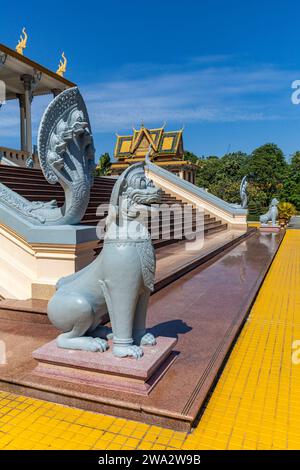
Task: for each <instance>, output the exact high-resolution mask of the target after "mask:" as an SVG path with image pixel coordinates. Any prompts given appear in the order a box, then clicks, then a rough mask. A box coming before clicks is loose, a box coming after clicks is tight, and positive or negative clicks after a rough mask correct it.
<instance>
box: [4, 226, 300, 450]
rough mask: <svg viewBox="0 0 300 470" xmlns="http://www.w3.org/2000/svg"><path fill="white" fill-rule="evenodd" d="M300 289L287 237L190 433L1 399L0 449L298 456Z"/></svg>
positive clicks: (298, 235) (297, 248)
mask: <svg viewBox="0 0 300 470" xmlns="http://www.w3.org/2000/svg"><path fill="white" fill-rule="evenodd" d="M299 286H300V231H296V230H290V231H288V232H287V234H286V236H285V239H284V241H283V243H282V245H281V247H280V249H279V252H278V254H277V256H276V258H275V261H274V262H273V264H272V267H271V269H270V271H269V273H268V275H267V277H266V279H265V282H264V284H263V286H262V288H261V290H260V293H259V295H258V297H257V300H256V302H255V304H254V306H253V308H252V311H251V314H250V317H249V320H248V322H247V323H246V325H245V327H244V329H243V331H242V333H241V335H240V337H239V339H238V341H237V343H236V345H235V347H234V349H233V352H232V354H231V356H230V358H229V361H228V363H227V365H226V367H225V369H224V371H223V373H222V375H221V378H220V380H219V382H218V384H217V386H216V388H215V390H214V392H213V395H212V397H211V399H210V401H209V403H208V406H207V409H206V411H205V412H204V414H203V416H202V418H201V420H200V423H199V425H198V427H197V429H195V430H194V431H193V432H192V433H191V434H189V435H187V434H185V433H179V432H174V431H171V430H167V429H163V428H160V427H156V426H149V425H145V424H141V423H136V422H132V421H126V420H123V419H118V418H114V417H109V416H104V415H97V414H94V413H90V412H84V411H81V410H77V409H73V408H67V407H64V406H60V405H56V404H53V403H46V402H43V401H39V400H34V399H30V398H25V397H19V396H15V395H12V394H9V393H5V392H0V448H1V449H48V448H51V449H136V448H139V449H180V448H183V449H226V448H228V449H272V448H273V449H287V448H290V449H300V426H299V423H300V401H299V397H300V287H299ZM297 340H298V341H299V343H298V346H297V343H295V344H294V346H296V347H297V348H298V350H299V354H297V350H296V349H295V350H294V356H293V358H294V361H292V355H293V348H292V345H293V343H294V342H295V341H297ZM297 362H299V364H297Z"/></svg>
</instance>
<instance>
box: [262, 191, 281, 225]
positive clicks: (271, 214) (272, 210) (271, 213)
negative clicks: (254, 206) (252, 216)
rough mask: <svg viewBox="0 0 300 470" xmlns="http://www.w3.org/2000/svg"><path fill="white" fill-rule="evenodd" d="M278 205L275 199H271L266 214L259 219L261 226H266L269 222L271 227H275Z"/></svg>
mask: <svg viewBox="0 0 300 470" xmlns="http://www.w3.org/2000/svg"><path fill="white" fill-rule="evenodd" d="M278 204H279V201H278V200H277V199H276V198H273V199H272V201H271V204H270V206H269V210H268V212H266V213H265V214H263V215H261V216H260V218H259V221H260V223H261V225H267V224H268V222H269V221H271V222H272V226H273V227H275V226H276V220H277V217H278V208H277V206H278Z"/></svg>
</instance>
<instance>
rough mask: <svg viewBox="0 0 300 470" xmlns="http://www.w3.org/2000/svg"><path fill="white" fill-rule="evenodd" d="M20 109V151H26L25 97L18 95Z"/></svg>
mask: <svg viewBox="0 0 300 470" xmlns="http://www.w3.org/2000/svg"><path fill="white" fill-rule="evenodd" d="M18 99H19V107H20V142H21V150H26V124H25V96H24V95H18Z"/></svg>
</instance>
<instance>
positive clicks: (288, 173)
mask: <svg viewBox="0 0 300 470" xmlns="http://www.w3.org/2000/svg"><path fill="white" fill-rule="evenodd" d="M186 153H187V154H189V152H186ZM192 155H194V154H192ZM187 159H188V160H189V158H187ZM195 163H196V164H197V165H198V171H197V178H196V182H197V185H198V186H200V187H203V188H206V189H207V190H208V191H209V192H211V193H213V194H215V195H216V196H218V197H220V198H222V199H224V200H225V201H228V202H231V203H240V194H239V187H240V182H241V180H242V178H243V176H245V175H249V178H248V179H249V184H248V194H249V212H250V213H251V211H252V212H253V213H261V211H262V210H263V209H264V208H266V207H268V206H269V203H270V201H271V199H272V198H273V197H275V196H276V197H277V198H278V199H279V200H281V201H286V202H290V203H292V204H294V205H295V206H296V208H297V210H298V211H299V210H300V151H298V152H296V153H295V154H294V155H293V156H292V159H291V162H290V163H288V162H287V160H286V159H285V157H284V154H283V152H282V150H281V149H280V148H279V147H278V146H277V145H275V144H273V143H267V144H265V145H262V146H260V147H258V148H256V149H255V150H253V152H252V153H251V154H250V155H247V154H245V153H243V152H232V153H227V154H225V155H224V156H223V157H221V158H219V157H216V156H209V157H206V158H203V157H201V158H198V160H197V161H196V162H195Z"/></svg>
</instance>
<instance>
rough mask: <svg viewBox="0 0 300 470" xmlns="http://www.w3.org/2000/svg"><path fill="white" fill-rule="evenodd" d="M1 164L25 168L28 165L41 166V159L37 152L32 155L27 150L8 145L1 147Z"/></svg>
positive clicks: (32, 166)
mask: <svg viewBox="0 0 300 470" xmlns="http://www.w3.org/2000/svg"><path fill="white" fill-rule="evenodd" d="M29 157H31V159H30V160H28V159H29ZM26 162H27V163H26ZM0 164H3V165H11V166H20V167H23V168H26V167H27V166H29V167H30V168H40V164H39V159H38V156H37V155H36V154H33V155H31V154H30V153H29V152H26V151H25V150H16V149H11V148H8V147H0Z"/></svg>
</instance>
